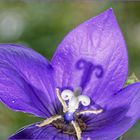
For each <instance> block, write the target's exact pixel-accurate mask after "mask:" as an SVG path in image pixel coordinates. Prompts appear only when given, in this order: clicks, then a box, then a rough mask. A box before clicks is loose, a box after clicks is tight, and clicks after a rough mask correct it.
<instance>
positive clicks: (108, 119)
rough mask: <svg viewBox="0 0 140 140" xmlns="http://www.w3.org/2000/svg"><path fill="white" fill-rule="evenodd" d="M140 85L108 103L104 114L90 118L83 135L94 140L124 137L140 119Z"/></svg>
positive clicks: (131, 87) (114, 96)
mask: <svg viewBox="0 0 140 140" xmlns="http://www.w3.org/2000/svg"><path fill="white" fill-rule="evenodd" d="M139 110H140V83H135V84H132V85H130V86H128V87H126V88H125V89H123V90H121V91H120V92H118V93H117V94H115V95H113V96H112V97H110V99H109V100H108V101H107V104H106V108H105V111H104V113H102V114H100V115H97V116H96V117H94V118H93V119H91V117H90V118H88V119H87V120H86V123H87V125H88V128H87V132H85V133H84V134H83V135H84V136H87V137H90V138H91V139H94V140H99V139H103V140H104V139H107V140H112V139H116V138H118V137H120V136H121V135H123V134H124V133H125V132H126V131H127V130H128V129H129V128H131V127H132V126H133V125H134V124H135V123H136V121H137V120H138V119H139V118H140V111H139Z"/></svg>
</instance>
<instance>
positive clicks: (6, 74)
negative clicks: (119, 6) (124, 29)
mask: <svg viewBox="0 0 140 140" xmlns="http://www.w3.org/2000/svg"><path fill="white" fill-rule="evenodd" d="M127 74H128V57H127V50H126V46H125V42H124V39H123V36H122V34H121V32H120V28H119V26H118V23H117V21H116V18H115V16H114V14H113V11H112V9H108V10H107V11H105V12H104V13H102V14H100V15H99V16H97V17H94V18H91V19H90V20H88V21H86V22H84V23H82V24H81V25H79V26H78V27H77V28H75V29H74V30H72V31H71V32H70V33H69V34H68V35H67V36H66V37H65V38H64V40H63V41H62V42H61V44H60V45H59V47H58V49H57V51H56V53H55V54H54V56H53V58H52V60H51V61H50V62H49V61H47V60H46V59H45V58H44V57H43V56H41V55H40V54H38V53H37V52H35V51H33V50H32V49H29V48H26V47H22V46H19V45H12V44H3V45H0V100H1V102H3V103H4V104H5V105H7V106H8V107H9V108H11V109H12V110H14V111H22V112H25V113H31V114H34V115H36V116H39V117H42V118H44V121H43V122H38V123H36V124H32V125H29V126H26V127H24V128H22V129H21V130H19V131H18V132H17V133H16V134H14V135H12V136H11V137H10V138H9V139H47V140H54V139H55V140H63V139H64V140H74V139H79V140H80V139H82V140H115V139H116V138H118V137H120V136H121V135H122V134H124V133H125V132H126V131H127V130H128V129H129V128H130V127H132V126H133V125H134V123H135V122H136V121H137V120H138V119H139V117H140V93H139V92H140V83H138V82H137V83H134V84H132V85H129V86H127V87H125V88H124V84H125V82H126V79H127ZM23 121H24V120H23Z"/></svg>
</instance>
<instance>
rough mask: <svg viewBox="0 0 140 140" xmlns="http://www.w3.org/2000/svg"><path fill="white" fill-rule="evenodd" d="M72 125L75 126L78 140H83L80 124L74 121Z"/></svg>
mask: <svg viewBox="0 0 140 140" xmlns="http://www.w3.org/2000/svg"><path fill="white" fill-rule="evenodd" d="M71 124H72V125H73V127H74V129H75V131H76V135H77V139H78V140H81V133H82V132H81V129H80V127H79V125H78V123H77V122H76V121H72V122H71Z"/></svg>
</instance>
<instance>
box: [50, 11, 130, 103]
mask: <svg viewBox="0 0 140 140" xmlns="http://www.w3.org/2000/svg"><path fill="white" fill-rule="evenodd" d="M51 64H52V65H53V67H54V69H55V76H56V82H57V86H59V87H70V88H76V87H79V86H80V87H82V88H83V90H84V91H83V93H84V94H88V95H89V96H91V97H93V98H94V100H98V99H99V98H100V97H104V99H107V98H108V96H110V95H111V94H112V93H114V92H116V91H118V90H119V89H121V88H122V86H123V85H124V83H125V80H126V78H127V71H128V58H127V51H126V45H125V42H124V39H123V36H122V34H121V31H120V28H119V26H118V23H117V21H116V18H115V15H114V13H113V11H112V9H108V10H107V11H105V12H104V13H102V14H100V15H98V16H97V17H93V18H91V19H90V20H88V21H86V22H84V23H83V24H81V25H79V26H78V27H77V28H75V29H74V30H72V31H71V32H70V33H69V34H68V35H67V36H66V37H65V38H64V40H63V41H62V42H61V44H60V45H59V47H58V49H57V51H56V53H55V54H54V56H53V58H52V61H51ZM102 99H103V98H100V99H99V100H100V101H99V100H98V102H102Z"/></svg>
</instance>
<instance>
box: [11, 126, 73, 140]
mask: <svg viewBox="0 0 140 140" xmlns="http://www.w3.org/2000/svg"><path fill="white" fill-rule="evenodd" d="M17 139H28V140H29V139H32V140H74V137H73V136H69V135H67V134H64V133H62V131H61V130H60V129H56V128H55V127H53V126H52V125H48V126H45V127H41V128H40V127H37V126H36V124H33V125H30V126H26V127H24V128H22V129H21V130H19V131H18V132H17V133H16V134H14V135H12V136H11V137H10V138H9V140H17Z"/></svg>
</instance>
